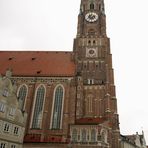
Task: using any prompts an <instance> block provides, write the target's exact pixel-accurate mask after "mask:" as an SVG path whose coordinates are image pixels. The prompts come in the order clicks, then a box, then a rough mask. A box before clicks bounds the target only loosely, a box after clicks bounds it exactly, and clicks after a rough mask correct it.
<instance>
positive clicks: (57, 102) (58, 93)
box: [51, 86, 64, 129]
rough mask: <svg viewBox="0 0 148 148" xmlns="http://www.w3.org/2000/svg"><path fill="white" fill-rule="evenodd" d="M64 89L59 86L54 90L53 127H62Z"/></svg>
mask: <svg viewBox="0 0 148 148" xmlns="http://www.w3.org/2000/svg"><path fill="white" fill-rule="evenodd" d="M63 102H64V89H63V87H62V86H58V87H56V88H55V91H54V100H53V109H52V125H51V128H52V129H61V121H62V114H63Z"/></svg>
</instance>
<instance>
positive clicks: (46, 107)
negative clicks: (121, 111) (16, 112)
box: [0, 0, 120, 148]
mask: <svg viewBox="0 0 148 148" xmlns="http://www.w3.org/2000/svg"><path fill="white" fill-rule="evenodd" d="M6 71H9V72H12V77H11V79H12V81H13V82H14V83H15V84H16V85H17V87H18V90H17V96H18V101H19V108H20V109H21V110H22V111H23V112H27V114H28V116H27V124H26V130H25V136H24V147H25V148H27V147H30V148H34V147H44V148H47V147H52V148H54V147H60V148H62V147H63V148H67V147H72V148H82V147H83V148H87V147H88V148H92V147H94V148H95V147H96V148H119V139H120V130H119V120H118V113H117V99H116V93H115V85H114V72H113V67H112V55H111V52H110V40H109V38H108V37H107V35H106V15H105V9H104V1H103V0H81V4H80V13H79V15H78V27H77V36H76V38H75V39H74V45H73V52H64V51H63V52H56V51H49V52H43V51H40V52H33V51H30V52H29V51H23V52H22V51H21V52H19V51H8V52H6V51H1V52H0V73H1V74H4V73H5V72H6Z"/></svg>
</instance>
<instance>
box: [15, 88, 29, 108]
mask: <svg viewBox="0 0 148 148" xmlns="http://www.w3.org/2000/svg"><path fill="white" fill-rule="evenodd" d="M17 96H18V102H19V108H20V109H21V110H24V104H25V99H26V97H27V86H26V85H21V86H20V88H19V89H18V93H17Z"/></svg>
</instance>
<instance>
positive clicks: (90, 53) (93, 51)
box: [86, 48, 97, 58]
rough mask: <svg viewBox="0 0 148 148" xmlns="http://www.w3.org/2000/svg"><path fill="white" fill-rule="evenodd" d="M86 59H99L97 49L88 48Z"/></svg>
mask: <svg viewBox="0 0 148 148" xmlns="http://www.w3.org/2000/svg"><path fill="white" fill-rule="evenodd" d="M86 57H88V58H95V57H97V49H96V48H87V49H86Z"/></svg>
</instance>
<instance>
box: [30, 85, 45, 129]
mask: <svg viewBox="0 0 148 148" xmlns="http://www.w3.org/2000/svg"><path fill="white" fill-rule="evenodd" d="M40 87H43V88H44V90H45V91H44V98H43V106H42V112H41V114H42V119H41V124H40V127H39V128H33V118H34V112H35V105H36V100H37V92H38V90H39V88H40ZM45 98H46V86H45V85H44V84H40V85H38V87H37V88H36V90H35V95H34V101H33V109H32V115H31V122H30V129H41V127H42V122H43V111H44V106H45Z"/></svg>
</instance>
